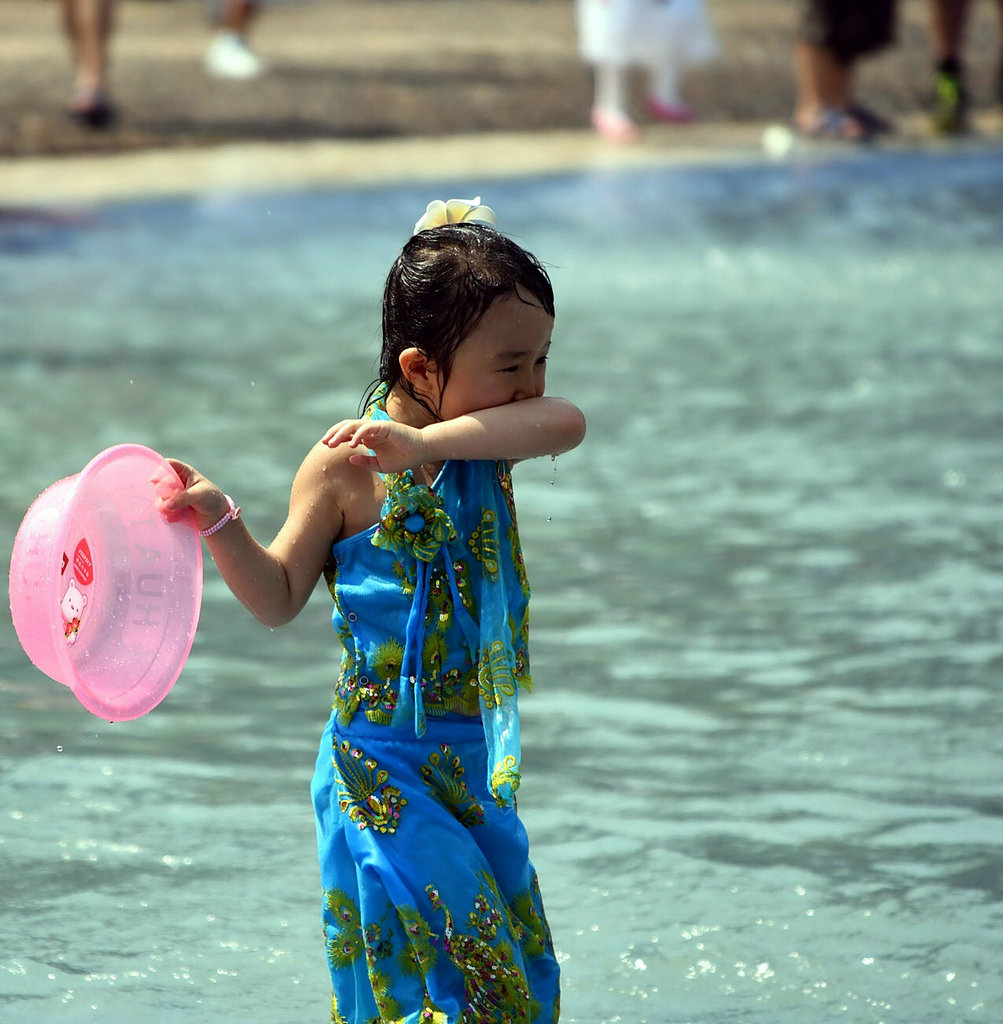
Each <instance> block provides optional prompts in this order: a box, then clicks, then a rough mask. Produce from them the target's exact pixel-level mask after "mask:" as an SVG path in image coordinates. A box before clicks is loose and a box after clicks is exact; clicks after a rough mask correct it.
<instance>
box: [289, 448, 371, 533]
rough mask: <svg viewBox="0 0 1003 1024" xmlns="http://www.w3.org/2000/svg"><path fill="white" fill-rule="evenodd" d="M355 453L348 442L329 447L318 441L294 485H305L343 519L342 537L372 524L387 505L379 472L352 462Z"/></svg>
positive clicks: (318, 500)
mask: <svg viewBox="0 0 1003 1024" xmlns="http://www.w3.org/2000/svg"><path fill="white" fill-rule="evenodd" d="M352 452H353V449H352V448H350V447H349V446H348V445H347V444H342V445H338V447H337V448H329V447H328V446H327V445H325V444H323V443H322V442H319V441H318V442H317V444H315V445H314V446H313V447H312V448H311V449H310V451H309V452H307V455H306V458H305V459H304V460H303V463H302V465H301V466H300V469H299V472H298V473H297V474H296V482H295V483H294V485H293V489H294V491H295V490H297V489H299V488H302V489H303V490H304V491H305V492H308V493H309V495H310V497H311V499H312V500H313V501H317V502H322V503H323V505H324V507H325V508H326V509H328V510H330V511H331V513H332V514H334V515H336V516H337V518H338V519H340V520H341V529H340V531H339V534H340V535H341V536H342V537H348V536H351V535H352V534H354V533H359V532H360V531H361V530H365V529H367V528H368V527H370V526H372V525H373V524H374V523H375V522H376V521H377V520H378V519H379V515H380V508H381V507H382V504H383V485H382V483H381V482H380V478H379V474H377V473H374V472H372V471H371V470H370V469H368V468H366V467H364V466H356V465H353V464H352V463H351V462H350V461H349V457H350V456H351V455H352Z"/></svg>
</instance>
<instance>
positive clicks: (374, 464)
mask: <svg viewBox="0 0 1003 1024" xmlns="http://www.w3.org/2000/svg"><path fill="white" fill-rule="evenodd" d="M321 441H322V442H323V443H324V444H326V445H327V447H328V448H337V447H338V445H341V444H348V446H349V447H350V448H368V449H369V451H368V452H362V451H356V452H353V453H352V454H351V455H350V456H349V457H348V461H349V462H350V463H352V465H353V466H363V467H365V468H368V469H372V470H379V472H381V473H401V472H403V471H404V470H405V469H414V468H415V467H416V466H420V465H421V464H422V463H423V462H426V461H427V459H426V458H425V440H424V438H423V437H422V433H421V431H420V430H419V429H418V428H417V427H409V426H407V425H406V424H404V423H397V422H396V421H394V420H342V421H341V422H340V423H336V424H335V425H334V426H333V427H331V429H330V430H329V431H328V432H327V433H326V434H325V435H324V436H323V437H322V438H321ZM370 452H371V453H372V454H370Z"/></svg>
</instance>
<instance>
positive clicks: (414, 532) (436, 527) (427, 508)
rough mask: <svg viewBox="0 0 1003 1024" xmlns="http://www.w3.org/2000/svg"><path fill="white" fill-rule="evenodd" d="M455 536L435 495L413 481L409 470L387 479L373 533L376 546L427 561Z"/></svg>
mask: <svg viewBox="0 0 1003 1024" xmlns="http://www.w3.org/2000/svg"><path fill="white" fill-rule="evenodd" d="M455 537H456V528H455V527H454V526H453V522H452V520H451V519H450V518H449V514H448V513H447V512H446V510H445V509H444V508H443V507H442V499H441V498H440V497H439V496H438V495H437V494H434V493H433V492H432V491H431V490H429V488H427V487H425V486H424V485H423V484H416V483H415V482H414V479H413V478H412V476H411V473H410V471H409V472H407V473H404V474H399V475H394V476H392V477H390V478H389V479H388V481H387V499H386V501H385V502H384V505H383V516H382V518H381V519H380V523H379V526H377V528H376V533H375V534H374V535H373V544H375V545H376V547H378V548H383V549H384V550H386V551H406V552H409V553H410V554H412V555H413V556H414V557H415V558H417V559H418V560H419V561H422V562H431V561H432V559H433V558H435V555H436V552H438V550H439V549H440V548H441V547H442V545H443V544H444V543H445V542H446V541H450V540H454V539H455Z"/></svg>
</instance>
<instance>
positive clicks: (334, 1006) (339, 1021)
mask: <svg viewBox="0 0 1003 1024" xmlns="http://www.w3.org/2000/svg"><path fill="white" fill-rule="evenodd" d="M331 1024H349V1022H348V1021H347V1020H346V1019H345V1018H344V1017H342V1015H341V1014H340V1013H339V1012H338V997H337V996H336V995H334V993H332V994H331Z"/></svg>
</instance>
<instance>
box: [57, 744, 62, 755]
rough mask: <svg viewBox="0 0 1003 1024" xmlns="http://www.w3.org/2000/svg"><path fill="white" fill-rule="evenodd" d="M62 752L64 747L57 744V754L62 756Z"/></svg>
mask: <svg viewBox="0 0 1003 1024" xmlns="http://www.w3.org/2000/svg"><path fill="white" fill-rule="evenodd" d="M62 752H63V745H62V744H61V743H60V744H57V746H56V753H57V754H61V753H62Z"/></svg>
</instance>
